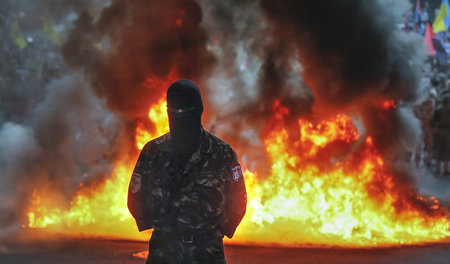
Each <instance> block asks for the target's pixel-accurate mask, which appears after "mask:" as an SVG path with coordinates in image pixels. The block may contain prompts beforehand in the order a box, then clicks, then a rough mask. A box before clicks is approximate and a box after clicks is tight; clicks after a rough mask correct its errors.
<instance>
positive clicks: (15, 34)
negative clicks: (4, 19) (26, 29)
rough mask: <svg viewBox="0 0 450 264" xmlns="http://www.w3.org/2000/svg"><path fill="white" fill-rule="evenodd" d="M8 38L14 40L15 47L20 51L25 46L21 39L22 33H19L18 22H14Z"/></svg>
mask: <svg viewBox="0 0 450 264" xmlns="http://www.w3.org/2000/svg"><path fill="white" fill-rule="evenodd" d="M9 36H10V37H11V38H12V40H14V43H16V45H17V46H19V48H20V49H21V50H22V49H24V48H25V47H26V46H27V42H26V41H25V39H24V38H23V35H22V31H20V26H19V22H17V20H16V21H14V24H13V26H12V28H11V31H9Z"/></svg>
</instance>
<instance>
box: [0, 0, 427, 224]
mask: <svg viewBox="0 0 450 264" xmlns="http://www.w3.org/2000/svg"><path fill="white" fill-rule="evenodd" d="M72 2H73V3H72ZM72 2H67V1H57V0H47V1H26V0H23V1H12V0H11V1H3V2H2V3H1V4H0V5H1V8H0V10H1V11H0V15H1V17H0V22H1V25H0V33H1V34H0V38H1V40H2V43H3V44H2V45H3V48H2V49H1V51H0V52H1V56H2V58H5V60H3V61H2V62H1V63H0V64H1V68H0V69H1V72H0V74H1V76H0V77H1V78H0V91H1V93H2V94H0V100H1V102H2V103H1V105H0V147H1V149H2V152H1V153H0V189H1V193H0V198H1V199H2V201H9V202H2V203H1V207H0V215H3V216H2V217H0V228H1V225H6V224H7V223H8V222H10V221H15V220H21V221H22V222H23V221H24V220H23V218H24V215H23V213H24V211H23V210H24V208H26V206H27V203H28V202H29V200H30V197H31V195H32V192H33V190H34V189H35V188H38V187H41V186H46V187H49V189H51V190H53V191H54V192H55V194H54V195H56V196H60V197H61V198H65V199H61V200H63V201H69V200H70V198H71V195H72V194H73V193H74V192H75V191H76V190H77V188H78V186H79V184H80V183H83V184H89V183H95V182H99V181H100V179H103V178H105V177H108V176H109V174H110V170H111V169H112V167H113V165H114V164H115V162H116V161H117V160H118V159H121V158H123V157H126V156H129V154H130V153H132V154H135V153H136V151H137V150H136V148H135V146H134V140H133V139H134V138H133V137H134V126H135V122H136V121H137V120H141V121H142V120H147V117H146V116H147V112H148V110H149V107H150V106H151V105H152V104H154V103H156V102H157V101H158V100H159V99H160V98H162V97H163V96H164V93H165V90H166V88H167V86H168V85H169V84H170V82H171V81H174V80H175V79H177V78H188V79H192V80H193V81H195V82H197V83H198V84H199V86H200V88H201V89H202V92H203V98H204V100H205V116H204V121H205V122H204V123H205V127H206V128H208V129H210V130H212V131H213V132H216V133H217V134H218V135H219V136H221V137H222V138H224V139H226V140H227V141H230V142H231V143H233V146H235V149H236V151H237V152H238V154H240V155H241V157H242V159H243V160H242V161H243V162H244V163H245V164H248V166H250V167H251V168H250V169H252V170H255V169H258V168H262V167H264V166H263V165H261V164H264V163H265V162H264V159H265V158H264V154H263V153H264V151H254V150H255V149H259V150H260V149H261V148H263V144H262V142H261V138H262V136H264V133H266V132H267V131H269V130H270V129H271V127H270V122H268V121H269V120H270V117H271V116H272V114H273V105H274V103H275V100H279V101H280V103H281V104H282V105H283V106H286V107H288V108H289V110H290V115H289V116H288V118H287V120H286V121H287V122H291V121H292V123H295V122H296V120H297V119H298V118H299V117H305V118H310V117H312V116H317V115H319V116H321V115H327V114H330V112H345V113H349V114H351V115H352V116H355V117H356V118H360V119H361V120H362V123H363V127H364V128H365V133H367V134H371V135H374V136H375V143H376V144H377V145H378V146H379V147H380V149H382V150H384V153H385V155H386V156H387V155H388V154H389V155H390V156H391V158H392V159H393V160H395V159H398V155H399V153H398V152H397V151H396V150H398V149H402V148H403V146H411V145H414V144H411V142H414V141H415V140H417V138H418V136H419V134H418V133H417V132H416V131H419V126H418V122H417V120H416V119H415V118H414V117H413V116H412V114H411V111H410V110H409V108H408V105H409V104H410V103H412V102H414V101H415V100H416V99H417V97H418V87H417V83H418V79H419V78H420V74H419V72H418V71H417V65H418V64H419V63H420V62H421V57H420V52H419V51H420V50H419V49H420V45H419V44H418V39H417V38H415V37H414V36H407V35H406V34H404V33H401V32H398V31H397V30H396V28H395V21H394V19H395V17H396V16H399V14H400V13H402V12H404V11H405V10H406V9H407V8H408V7H409V4H408V3H407V1H406V0H404V1H393V0H378V1H359V0H342V1H325V0H317V1H306V0H305V1H294V0H280V1H270V0H267V1H266V0H262V1H256V0H255V1H253V0H247V1H237V0H228V1H222V0H198V1H193V0H188V1H186V0H167V1H164V4H163V5H162V4H161V1H156V0H150V1H148V0H147V1H145V0H116V1H110V2H105V1H95V0H92V1H88V0H86V1H72ZM386 6H389V7H394V8H391V9H387V8H386ZM33 14H34V15H33ZM35 14H41V15H40V16H37V15H35ZM15 22H18V24H20V26H21V27H22V34H23V35H24V36H25V37H24V38H25V40H24V41H25V42H26V44H27V45H26V47H24V48H20V47H18V46H19V44H18V43H20V41H19V42H17V40H15V39H14V37H12V36H11V33H10V32H11V28H12V27H13V25H14V23H15ZM42 25H44V30H43V29H42ZM45 25H47V27H45ZM45 28H46V29H45ZM44 31H45V34H44ZM55 32H56V33H57V34H56V35H58V36H59V37H56V35H55ZM391 99H392V100H395V101H396V102H397V105H398V107H397V108H395V109H380V107H378V106H379V103H382V102H383V101H385V100H391ZM330 110H331V111H330ZM147 122H148V121H147ZM386 124H389V126H386ZM147 125H148V128H149V129H152V127H151V124H149V123H148V124H147ZM393 156H395V157H393ZM401 170H402V171H405V169H401ZM11 197H12V199H11ZM3 212H7V213H3ZM5 215H10V216H9V217H6V216H5Z"/></svg>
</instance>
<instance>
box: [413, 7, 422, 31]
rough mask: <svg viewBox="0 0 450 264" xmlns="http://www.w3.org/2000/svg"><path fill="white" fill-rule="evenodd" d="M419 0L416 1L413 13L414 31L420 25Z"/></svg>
mask: <svg viewBox="0 0 450 264" xmlns="http://www.w3.org/2000/svg"><path fill="white" fill-rule="evenodd" d="M420 12H421V10H420V0H417V2H416V13H415V14H414V32H416V33H417V27H418V25H420Z"/></svg>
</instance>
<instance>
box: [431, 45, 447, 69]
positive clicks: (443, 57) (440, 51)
mask: <svg viewBox="0 0 450 264" xmlns="http://www.w3.org/2000/svg"><path fill="white" fill-rule="evenodd" d="M431 41H433V48H434V56H435V57H436V58H437V59H438V60H439V62H440V63H441V64H442V65H445V64H447V52H446V51H445V48H444V46H443V45H442V42H441V41H440V40H439V39H437V38H433V39H432V40H431Z"/></svg>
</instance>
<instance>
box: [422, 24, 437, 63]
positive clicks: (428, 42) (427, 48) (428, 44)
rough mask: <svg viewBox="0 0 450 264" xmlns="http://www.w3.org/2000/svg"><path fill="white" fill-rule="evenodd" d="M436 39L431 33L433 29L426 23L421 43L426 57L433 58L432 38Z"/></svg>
mask: <svg viewBox="0 0 450 264" xmlns="http://www.w3.org/2000/svg"><path fill="white" fill-rule="evenodd" d="M435 37H436V34H434V33H433V29H432V28H431V26H430V23H427V25H426V28H425V40H424V43H423V49H424V50H423V51H424V53H425V54H426V55H430V56H434V54H435V51H434V45H433V38H435Z"/></svg>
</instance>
